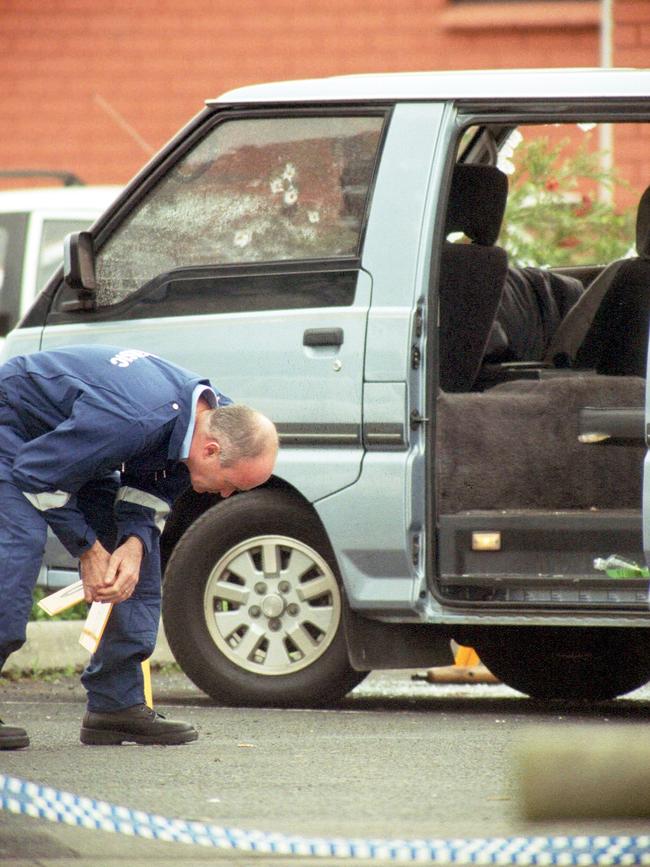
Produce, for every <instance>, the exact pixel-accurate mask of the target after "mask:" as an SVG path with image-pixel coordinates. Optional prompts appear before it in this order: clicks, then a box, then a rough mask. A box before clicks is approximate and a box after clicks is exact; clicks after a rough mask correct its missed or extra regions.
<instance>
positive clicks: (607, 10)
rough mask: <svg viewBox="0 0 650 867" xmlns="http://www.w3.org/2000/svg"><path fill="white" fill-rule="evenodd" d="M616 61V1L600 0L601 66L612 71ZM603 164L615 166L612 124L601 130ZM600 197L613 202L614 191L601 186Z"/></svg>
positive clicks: (601, 126) (606, 166) (604, 166)
mask: <svg viewBox="0 0 650 867" xmlns="http://www.w3.org/2000/svg"><path fill="white" fill-rule="evenodd" d="M613 61H614V0H600V66H601V68H602V69H611V67H612V65H613ZM599 146H600V151H601V164H602V167H603V169H604V171H606V172H609V171H611V169H612V166H613V164H614V153H613V152H614V134H613V130H612V125H611V123H601V124H600V129H599ZM600 195H601V197H602V198H603V199H604V200H605V201H611V200H612V190H611V189H610V188H609V187H607V186H605V185H602V186H601V190H600Z"/></svg>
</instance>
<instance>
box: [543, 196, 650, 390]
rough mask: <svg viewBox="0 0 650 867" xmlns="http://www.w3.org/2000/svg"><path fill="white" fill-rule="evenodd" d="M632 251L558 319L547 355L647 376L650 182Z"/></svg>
mask: <svg viewBox="0 0 650 867" xmlns="http://www.w3.org/2000/svg"><path fill="white" fill-rule="evenodd" d="M636 253H637V255H636V256H635V257H632V258H628V259H619V260H617V261H616V262H612V263H611V264H610V265H608V266H607V267H606V268H604V269H603V271H601V273H600V274H599V275H598V277H596V279H595V280H594V281H593V282H592V283H590V285H589V286H588V287H587V288H586V289H585V292H584V294H583V295H582V297H581V298H580V299H579V300H578V301H577V302H576V303H575V304H574V305H573V307H572V308H571V310H569V312H568V313H567V315H566V317H565V318H564V320H563V321H562V323H561V324H560V327H559V328H558V330H557V331H556V333H555V336H554V338H553V340H552V341H551V344H550V346H549V349H548V352H547V356H546V360H547V361H549V362H551V363H553V364H554V365H555V366H556V367H578V368H585V369H593V370H595V371H596V372H597V373H601V374H606V375H610V376H642V377H645V375H646V357H647V352H648V321H649V318H650V187H648V188H647V189H646V191H645V192H644V193H643V195H642V196H641V200H640V202H639V206H638V210H637V218H636Z"/></svg>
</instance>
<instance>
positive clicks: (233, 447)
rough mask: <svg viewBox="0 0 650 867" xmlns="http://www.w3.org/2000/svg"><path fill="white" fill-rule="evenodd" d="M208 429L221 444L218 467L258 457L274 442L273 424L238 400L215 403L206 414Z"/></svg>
mask: <svg viewBox="0 0 650 867" xmlns="http://www.w3.org/2000/svg"><path fill="white" fill-rule="evenodd" d="M208 432H209V434H210V435H211V436H213V437H214V438H215V439H216V440H217V441H218V443H219V445H220V446H221V466H222V467H230V466H232V465H233V464H236V463H237V462H238V461H241V460H251V459H254V458H258V457H259V456H260V455H261V454H263V453H264V452H265V451H266V450H267V449H269V448H276V449H277V445H278V439H277V433H276V431H275V427H274V426H273V423H272V422H270V421H269V419H267V418H266V416H264V415H262V413H260V412H258V411H257V410H254V409H251V408H250V407H249V406H245V405H244V404H241V403H234V404H230V405H229V406H218V407H216V408H215V409H212V410H210V412H209V414H208Z"/></svg>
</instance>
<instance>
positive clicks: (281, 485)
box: [160, 475, 341, 574]
mask: <svg viewBox="0 0 650 867" xmlns="http://www.w3.org/2000/svg"><path fill="white" fill-rule="evenodd" d="M256 490H258V491H262V490H273V491H279V492H281V493H284V494H285V495H286V496H287V497H288V498H291V499H293V500H294V501H297V502H300V503H301V504H302V505H303V506H304V507H305V508H306V509H308V510H309V512H310V514H311V515H312V516H313V518H314V519H315V520H316V521H318V523H319V525H320V527H321V530H322V532H323V537H324V538H326V539H327V542H328V544H329V546H330V549H331V553H332V557H333V558H334V560H335V562H336V563H337V568H338V561H337V558H336V557H335V555H334V551H333V549H332V545H331V543H330V541H329V535H328V533H327V530H326V529H325V527H324V525H323V522H322V521H321V519H320V516H319V514H318V512H317V511H316V509H314V507H313V505H312V504H311V503H310V502H309V500H307V499H306V497H304V496H303V495H302V494H301V493H300V491H299V490H298V489H297V488H296V487H294V486H293V485H292V484H291V483H290V482H288V481H287V480H286V479H283V478H281V477H280V476H276V475H273V476H271V478H270V479H269V480H268V481H267V482H265V484H263V485H260V486H259V487H258V488H257V489H256ZM220 501H221V497H220V496H219V495H218V494H198V493H197V492H196V491H194V490H193V489H192V488H190V487H188V488H187V489H186V490H185V491H184V492H183V493H182V494H181V496H180V497H179V498H178V499H177V500H176V502H175V503H174V505H173V507H172V510H171V512H170V515H169V518H168V519H167V523H166V524H165V530H164V532H163V534H162V537H161V539H160V554H161V568H162V572H163V574H164V572H165V569H166V567H167V563H168V562H169V558H170V557H171V554H172V551H173V550H174V548H175V547H176V545H177V544H178V542H179V540H180V539H181V537H182V536H183V534H184V533H185V531H186V530H188V529H189V527H191V526H192V524H193V523H194V522H195V521H196V520H197V519H198V518H200V517H201V515H203V514H204V512H207V510H208V509H210V508H211V507H212V506H214V505H215V504H216V503H218V502H220ZM340 572H341V570H340V569H339V574H340Z"/></svg>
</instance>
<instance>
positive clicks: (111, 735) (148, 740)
mask: <svg viewBox="0 0 650 867" xmlns="http://www.w3.org/2000/svg"><path fill="white" fill-rule="evenodd" d="M198 736H199V733H198V732H197V730H196V729H195V728H194V726H192V725H190V724H189V723H186V722H173V721H172V720H168V719H165V717H164V716H163V715H162V714H159V713H156V711H155V710H152V709H151V708H150V707H147V705H146V704H136V705H135V706H134V707H127V708H125V709H124V710H115V711H105V712H103V713H94V712H93V711H90V710H89V711H87V712H86V714H85V716H84V718H83V722H82V724H81V735H80V740H81V743H82V744H92V745H94V746H111V745H117V744H123V743H125V742H126V743H131V744H132V743H136V744H186V743H188V742H189V741H195V740H196V739H197V738H198Z"/></svg>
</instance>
